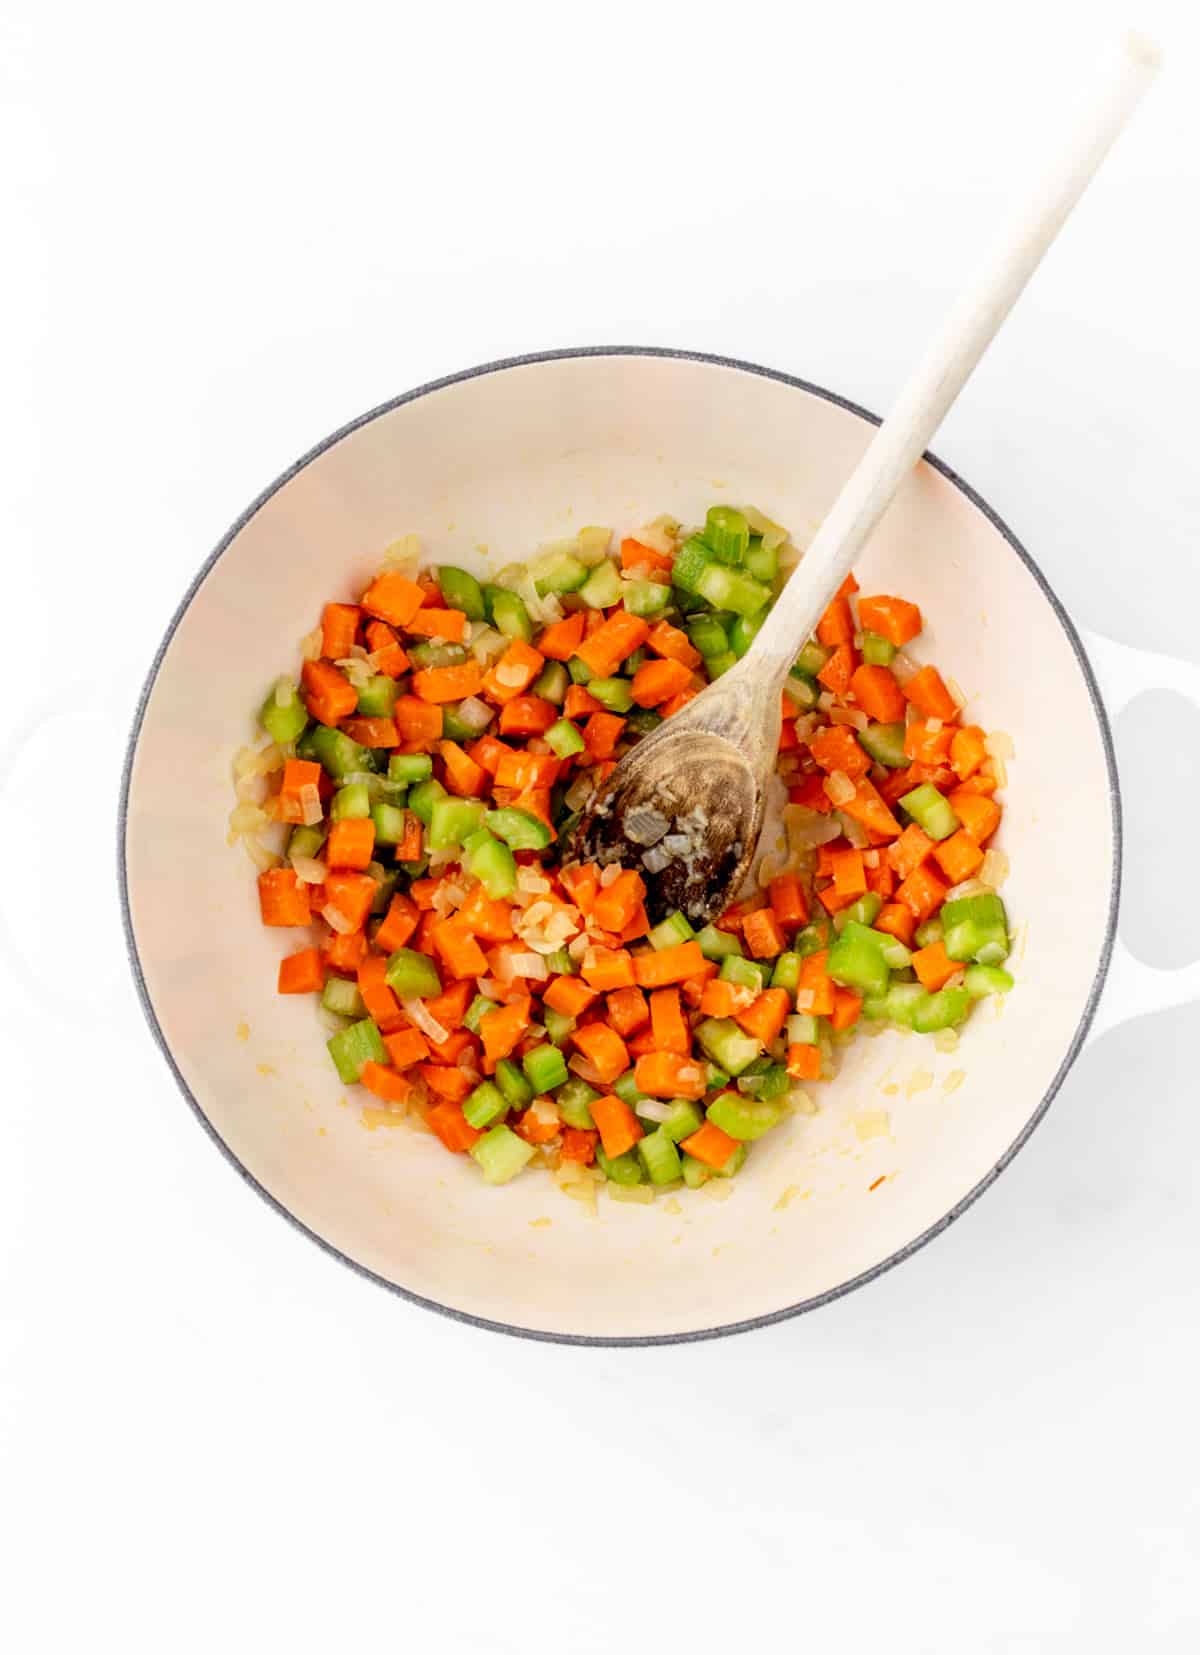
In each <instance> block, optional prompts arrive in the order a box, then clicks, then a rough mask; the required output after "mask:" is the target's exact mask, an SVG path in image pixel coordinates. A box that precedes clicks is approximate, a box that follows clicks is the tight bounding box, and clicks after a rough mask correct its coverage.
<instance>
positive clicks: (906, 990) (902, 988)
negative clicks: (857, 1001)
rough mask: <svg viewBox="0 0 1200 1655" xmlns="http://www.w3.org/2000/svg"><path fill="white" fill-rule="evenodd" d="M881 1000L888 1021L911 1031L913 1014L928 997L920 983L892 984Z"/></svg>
mask: <svg viewBox="0 0 1200 1655" xmlns="http://www.w3.org/2000/svg"><path fill="white" fill-rule="evenodd" d="M870 998H872V999H873V998H876V996H870ZM883 998H884V1003H885V1005H886V1006H887V1015H888V1017H889V1018H890V1020H891V1021H892V1022H893V1023H899V1024H900V1026H901V1027H902V1028H907V1029H911V1028H912V1026H913V1013H914V1012H915V1011H916V1009H917V1007H918V1006H919V1005H920V1004H921V1002H922V1000H925V999H927V998H928V995H927V993H926V991H925V990H924V989H923V988H922V987H921V985H920V983H893V984H892V986H891V987H890V988H889V989H888V991H887V994H886V995H885V996H884V997H883Z"/></svg>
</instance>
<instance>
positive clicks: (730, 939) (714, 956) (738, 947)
mask: <svg viewBox="0 0 1200 1655" xmlns="http://www.w3.org/2000/svg"><path fill="white" fill-rule="evenodd" d="M696 941H697V942H698V943H699V944H700V952H701V953H702V954H703V955H704V958H705V959H706V960H723V959H725V958H726V956H727V955H730V954H740V953H741V952H742V944H741V941H740V939H739V938H738V937H736V936H735V935H734V933H733V932H732V931H718V929H717V927H716V926H715V925H706V926H705V927H704V929H703V930H702V931H698V932H697V933H696Z"/></svg>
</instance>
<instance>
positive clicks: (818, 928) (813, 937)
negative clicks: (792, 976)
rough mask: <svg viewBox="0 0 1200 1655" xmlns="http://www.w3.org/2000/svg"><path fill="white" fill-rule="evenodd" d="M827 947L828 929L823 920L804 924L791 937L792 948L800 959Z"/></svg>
mask: <svg viewBox="0 0 1200 1655" xmlns="http://www.w3.org/2000/svg"><path fill="white" fill-rule="evenodd" d="M828 947H829V930H828V927H827V926H826V925H825V923H824V922H823V921H822V922H820V923H816V924H813V925H806V926H805V927H804V929H803V930H802V931H797V932H796V935H795V936H794V937H793V938H792V948H793V949H794V951H795V952H796V953H797V954H799V956H800V958H801V959H802V960H803V959H807V958H808V956H809V955H810V954H819V953H820V952H821V950H822V948H828Z"/></svg>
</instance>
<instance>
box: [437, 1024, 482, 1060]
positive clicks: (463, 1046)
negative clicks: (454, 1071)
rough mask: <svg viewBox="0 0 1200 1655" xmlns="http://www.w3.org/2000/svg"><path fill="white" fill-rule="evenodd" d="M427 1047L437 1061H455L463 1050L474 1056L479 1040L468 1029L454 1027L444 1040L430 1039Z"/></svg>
mask: <svg viewBox="0 0 1200 1655" xmlns="http://www.w3.org/2000/svg"><path fill="white" fill-rule="evenodd" d="M429 1049H430V1051H431V1052H432V1053H433V1055H434V1057H435V1058H436V1059H437V1060H438V1062H439V1063H457V1062H458V1060H459V1058H460V1057H461V1056H462V1054H463V1053H464V1052H470V1053H471V1054H472V1056H474V1054H475V1053H476V1052H477V1051H478V1050H479V1042H478V1041H477V1040H476V1039H475V1036H474V1035H473V1034H472V1033H471V1031H470V1029H454V1030H452V1031H451V1032H450V1033H449V1034H448V1035H447V1036H446V1038H445V1039H444V1040H431V1041H430V1042H429Z"/></svg>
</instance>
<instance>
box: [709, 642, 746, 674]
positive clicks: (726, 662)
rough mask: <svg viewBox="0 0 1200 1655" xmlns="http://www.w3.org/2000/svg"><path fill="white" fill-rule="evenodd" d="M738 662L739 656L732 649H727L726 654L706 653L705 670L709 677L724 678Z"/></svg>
mask: <svg viewBox="0 0 1200 1655" xmlns="http://www.w3.org/2000/svg"><path fill="white" fill-rule="evenodd" d="M737 662H738V658H737V656H736V655H735V654H734V653H733V651H732V650H731V649H727V650H726V651H725V653H724V655H706V656H705V657H704V670H705V672H706V673H707V674H708V676H709V678H723V677H724V676H725V674H726V673H727V672H732V670H733V668H734V667H736V666H737Z"/></svg>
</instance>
